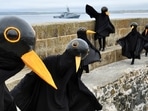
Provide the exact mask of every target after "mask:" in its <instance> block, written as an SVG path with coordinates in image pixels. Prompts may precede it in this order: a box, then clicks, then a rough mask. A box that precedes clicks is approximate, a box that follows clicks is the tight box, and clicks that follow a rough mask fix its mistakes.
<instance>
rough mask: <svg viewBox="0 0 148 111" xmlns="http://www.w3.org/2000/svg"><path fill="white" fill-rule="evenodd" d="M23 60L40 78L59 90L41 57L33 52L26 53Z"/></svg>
mask: <svg viewBox="0 0 148 111" xmlns="http://www.w3.org/2000/svg"><path fill="white" fill-rule="evenodd" d="M21 59H22V60H23V62H24V63H25V64H26V65H27V66H28V67H29V68H31V69H32V71H33V72H35V73H36V74H37V75H38V76H39V77H40V78H42V79H43V80H44V81H45V82H47V83H48V84H49V85H51V86H52V87H53V88H55V89H57V87H56V85H55V83H54V81H53V78H52V76H51V74H50V72H49V71H48V69H47V68H46V66H45V64H44V63H43V62H42V60H41V59H40V58H39V56H38V55H37V54H36V53H35V52H34V51H33V50H32V51H30V52H28V53H25V54H24V55H23V56H22V57H21Z"/></svg>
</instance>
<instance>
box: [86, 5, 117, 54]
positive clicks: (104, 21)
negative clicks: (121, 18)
mask: <svg viewBox="0 0 148 111" xmlns="http://www.w3.org/2000/svg"><path fill="white" fill-rule="evenodd" d="M107 12H108V9H107V7H102V8H101V13H98V12H97V11H96V10H95V9H94V8H93V7H92V6H90V5H86V13H87V14H88V15H89V16H90V17H91V18H95V20H96V21H95V32H96V34H95V36H94V37H95V40H97V39H98V41H99V45H100V47H99V50H102V51H104V49H105V42H106V40H105V39H106V37H107V36H109V34H110V33H115V28H114V26H113V24H112V23H111V21H110V18H109V16H108V15H107V14H106V13H107ZM102 42H103V44H102Z"/></svg>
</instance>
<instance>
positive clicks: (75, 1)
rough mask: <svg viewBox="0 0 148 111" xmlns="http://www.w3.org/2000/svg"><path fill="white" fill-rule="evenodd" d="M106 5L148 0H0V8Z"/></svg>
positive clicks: (137, 4)
mask: <svg viewBox="0 0 148 111" xmlns="http://www.w3.org/2000/svg"><path fill="white" fill-rule="evenodd" d="M86 4H90V5H92V6H98V7H101V6H108V7H109V8H112V9H114V8H119V9H122V8H125V9H126V8H129V9H133V8H136V9H141V8H145V9H146V8H147V6H148V0H0V10H3V9H22V8H49V7H65V6H69V7H71V6H85V5H86Z"/></svg>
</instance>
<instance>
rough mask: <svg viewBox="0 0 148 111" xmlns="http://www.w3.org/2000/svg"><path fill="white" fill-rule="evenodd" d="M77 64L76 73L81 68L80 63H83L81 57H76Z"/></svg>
mask: <svg viewBox="0 0 148 111" xmlns="http://www.w3.org/2000/svg"><path fill="white" fill-rule="evenodd" d="M75 63H76V72H77V71H78V69H79V67H80V63H81V57H80V56H76V57H75Z"/></svg>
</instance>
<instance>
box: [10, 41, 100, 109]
mask: <svg viewBox="0 0 148 111" xmlns="http://www.w3.org/2000/svg"><path fill="white" fill-rule="evenodd" d="M88 50H89V48H88V45H87V43H86V42H85V41H84V40H82V39H74V40H72V41H71V42H70V43H69V45H68V47H67V48H66V51H65V52H64V53H63V54H62V55H53V56H49V57H47V58H45V59H44V63H45V64H46V66H47V68H48V70H49V71H50V72H51V74H52V76H53V78H54V80H55V83H56V85H57V88H58V89H57V90H54V89H53V88H52V87H51V86H49V85H48V84H46V83H45V82H44V81H42V80H41V79H40V78H38V77H37V76H36V75H34V74H33V73H32V72H31V73H29V74H27V75H26V76H25V77H24V78H23V79H22V81H21V82H20V83H19V84H18V85H17V86H16V87H15V88H14V89H13V90H12V91H11V94H12V95H13V96H14V100H15V102H16V104H17V105H18V107H19V108H20V109H21V111H95V110H97V111H98V110H99V109H101V108H102V106H101V105H100V104H99V103H98V101H97V99H96V98H95V96H94V95H93V94H92V93H91V92H90V91H89V90H88V88H87V87H86V86H85V85H84V84H83V82H82V81H81V80H80V76H81V75H80V74H79V70H80V69H78V67H77V66H78V65H79V64H77V62H76V57H77V56H78V57H79V58H82V59H84V58H85V57H86V55H87V53H88ZM79 62H80V61H79Z"/></svg>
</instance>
